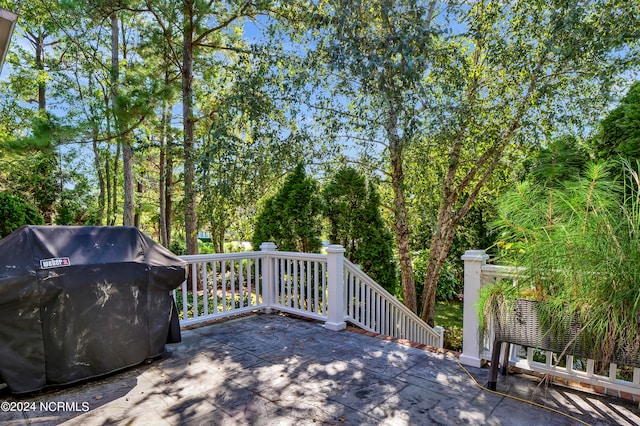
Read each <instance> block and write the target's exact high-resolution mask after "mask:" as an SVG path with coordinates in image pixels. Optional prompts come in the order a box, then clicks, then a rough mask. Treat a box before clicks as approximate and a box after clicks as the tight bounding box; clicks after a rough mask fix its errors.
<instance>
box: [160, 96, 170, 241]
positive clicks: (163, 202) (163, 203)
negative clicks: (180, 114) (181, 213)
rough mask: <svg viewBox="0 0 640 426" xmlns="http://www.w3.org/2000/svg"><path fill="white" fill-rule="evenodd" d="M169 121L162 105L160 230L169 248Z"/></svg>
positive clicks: (161, 238)
mask: <svg viewBox="0 0 640 426" xmlns="http://www.w3.org/2000/svg"><path fill="white" fill-rule="evenodd" d="M167 121H169V107H168V106H167V103H166V102H165V103H164V104H163V105H162V118H161V120H160V170H159V172H160V173H159V174H160V177H159V179H158V192H159V197H160V199H159V200H158V201H159V203H160V217H159V218H158V227H159V228H160V244H162V245H163V246H165V247H169V238H168V237H167V220H166V219H167V194H166V192H165V191H166V186H165V185H166V173H167V167H166V158H167Z"/></svg>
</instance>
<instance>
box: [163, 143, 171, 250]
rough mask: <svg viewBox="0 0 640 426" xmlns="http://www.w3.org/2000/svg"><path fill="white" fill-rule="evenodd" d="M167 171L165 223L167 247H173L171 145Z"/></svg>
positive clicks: (169, 146) (168, 153)
mask: <svg viewBox="0 0 640 426" xmlns="http://www.w3.org/2000/svg"><path fill="white" fill-rule="evenodd" d="M166 163H167V165H166V167H167V170H166V179H165V185H164V187H165V197H164V198H165V206H166V207H165V209H166V211H165V218H164V220H165V223H166V226H167V247H169V246H170V245H171V227H172V226H173V220H172V217H173V154H172V152H171V144H170V143H169V144H168V146H167V161H166Z"/></svg>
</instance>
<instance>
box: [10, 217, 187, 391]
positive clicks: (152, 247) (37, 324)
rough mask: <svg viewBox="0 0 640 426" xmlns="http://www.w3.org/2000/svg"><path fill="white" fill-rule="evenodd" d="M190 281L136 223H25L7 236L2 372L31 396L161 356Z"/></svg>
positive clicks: (181, 266)
mask: <svg viewBox="0 0 640 426" xmlns="http://www.w3.org/2000/svg"><path fill="white" fill-rule="evenodd" d="M184 279H185V262H184V261H182V260H181V259H180V258H178V257H177V256H175V255H174V254H173V253H171V252H170V251H168V250H167V249H165V248H164V247H162V246H161V245H159V244H156V243H155V242H154V241H153V240H152V239H151V238H149V237H148V236H147V235H145V234H143V233H142V232H140V231H138V230H137V229H136V228H133V227H81V226H78V227H76V226H71V227H66V226H25V227H22V228H20V229H19V230H17V231H15V232H14V233H12V234H11V235H8V236H7V237H5V238H3V239H2V240H0V376H1V377H0V378H1V379H2V380H4V382H5V383H6V384H7V385H8V387H9V389H10V390H11V392H13V393H25V392H32V391H35V390H39V389H42V388H43V387H45V386H48V385H61V384H68V383H72V382H76V381H78V380H83V379H87V378H91V377H95V376H99V375H102V374H107V373H110V372H113V371H115V370H119V369H122V368H125V367H129V366H132V365H136V364H139V363H140V362H142V361H144V360H145V359H147V358H153V357H155V356H159V355H162V353H163V352H164V349H165V343H171V342H172V341H179V340H180V337H179V331H178V334H177V336H176V333H175V330H176V322H177V313H176V311H175V304H174V302H173V298H172V297H171V290H172V289H174V288H176V287H178V286H179V285H180V284H181V283H182V282H183V281H184ZM170 330H172V331H173V334H172V339H171V338H169V336H170V334H171V333H170ZM178 330H179V329H178Z"/></svg>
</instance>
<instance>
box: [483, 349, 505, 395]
mask: <svg viewBox="0 0 640 426" xmlns="http://www.w3.org/2000/svg"><path fill="white" fill-rule="evenodd" d="M500 349H502V342H501V341H499V340H496V341H495V342H493V351H492V352H491V371H490V372H489V383H487V388H488V389H490V390H492V391H494V390H496V383H497V382H498V365H499V364H500Z"/></svg>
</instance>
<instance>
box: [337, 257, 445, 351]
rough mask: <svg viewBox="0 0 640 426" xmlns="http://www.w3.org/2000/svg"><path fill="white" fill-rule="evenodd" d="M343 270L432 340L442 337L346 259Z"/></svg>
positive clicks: (346, 316)
mask: <svg viewBox="0 0 640 426" xmlns="http://www.w3.org/2000/svg"><path fill="white" fill-rule="evenodd" d="M344 268H345V271H349V272H350V273H351V274H353V275H355V276H356V277H357V278H358V279H360V280H361V281H363V282H364V283H365V284H367V285H368V286H370V287H371V288H373V289H375V290H376V291H378V292H379V293H380V294H381V295H384V296H385V300H387V301H388V302H389V303H390V304H392V305H393V306H394V307H395V308H396V309H398V310H399V311H401V312H402V313H403V314H404V315H406V316H407V317H408V318H409V319H410V320H412V321H413V322H414V323H415V324H416V325H417V326H418V327H420V328H421V329H423V330H425V331H427V332H428V333H429V334H431V335H432V336H433V337H434V338H436V339H440V338H441V337H442V336H441V335H440V334H439V333H438V332H437V331H436V330H434V329H433V328H432V327H431V326H429V324H427V323H426V322H424V320H423V319H422V318H420V317H419V316H418V315H416V313H415V312H413V311H412V310H411V309H409V308H407V307H406V306H405V304H404V303H402V302H401V301H399V300H398V299H397V298H396V297H395V296H393V295H392V294H390V293H389V292H388V291H387V290H386V289H385V288H384V287H382V286H381V285H380V284H378V283H377V282H375V281H374V280H373V278H371V277H370V276H369V275H367V274H365V273H364V272H363V271H362V270H361V269H360V268H359V267H358V266H357V265H355V264H354V263H352V262H351V261H350V260H348V259H346V258H345V259H344ZM345 318H349V317H348V315H345Z"/></svg>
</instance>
